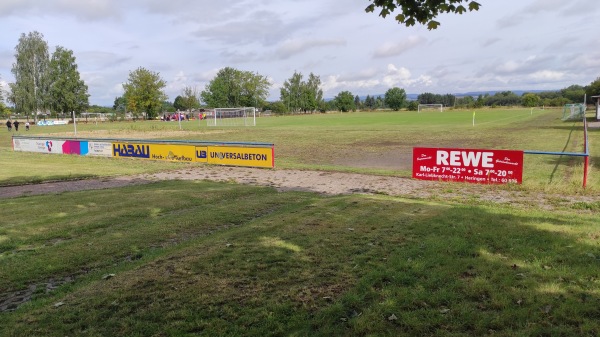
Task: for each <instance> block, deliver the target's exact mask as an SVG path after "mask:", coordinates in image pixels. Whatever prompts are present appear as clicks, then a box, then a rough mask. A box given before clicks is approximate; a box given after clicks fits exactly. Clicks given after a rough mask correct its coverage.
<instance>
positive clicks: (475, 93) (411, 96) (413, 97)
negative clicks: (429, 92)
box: [325, 89, 559, 102]
mask: <svg viewBox="0 0 600 337" xmlns="http://www.w3.org/2000/svg"><path fill="white" fill-rule="evenodd" d="M503 91H512V92H513V93H515V94H516V95H518V96H522V95H523V94H524V93H535V94H537V93H540V92H546V91H559V90H558V89H556V90H493V91H468V92H463V93H453V94H452V95H454V96H456V97H466V96H472V97H475V98H477V97H478V96H479V95H483V96H485V94H489V95H490V96H493V95H495V94H496V93H498V92H503ZM419 95H420V94H406V99H407V100H409V101H416V100H417V98H418V97H419ZM442 95H445V94H442ZM369 96H372V97H375V98H377V97H381V98H384V97H385V94H375V95H369ZM358 97H359V98H360V100H361V101H364V100H365V98H367V96H358ZM331 100H333V98H325V101H326V102H329V101H331Z"/></svg>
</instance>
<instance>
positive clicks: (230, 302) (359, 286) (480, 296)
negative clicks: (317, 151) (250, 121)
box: [0, 182, 600, 336]
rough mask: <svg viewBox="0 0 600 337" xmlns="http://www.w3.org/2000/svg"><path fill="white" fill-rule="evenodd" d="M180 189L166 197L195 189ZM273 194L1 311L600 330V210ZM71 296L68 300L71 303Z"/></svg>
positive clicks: (17, 324)
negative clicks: (106, 276) (253, 210)
mask: <svg viewBox="0 0 600 337" xmlns="http://www.w3.org/2000/svg"><path fill="white" fill-rule="evenodd" d="M182 184H184V183H181V182H180V183H169V184H166V183H165V184H162V185H161V186H162V188H163V189H162V190H163V191H164V189H165V188H166V187H169V186H172V187H177V186H180V188H181V186H184V185H182ZM211 186H213V188H214V186H215V185H214V184H213V185H211ZM146 188H147V187H146ZM195 188H196V189H198V188H200V187H198V186H196V187H195ZM133 189H135V188H133ZM133 189H132V190H133ZM175 191H176V189H174V192H170V193H169V194H167V195H164V197H165V198H169V199H165V200H171V198H180V197H181V195H179V194H177V192H175ZM263 191H264V190H263ZM266 196H267V197H268V198H270V200H269V201H267V199H265V200H260V199H259V200H254V201H255V202H257V204H259V205H260V204H265V203H269V207H266V208H265V209H268V210H269V211H268V212H263V213H261V214H257V215H256V216H250V217H248V216H249V214H246V215H244V216H242V217H241V219H246V220H244V221H245V222H244V223H241V224H240V225H239V226H236V227H235V228H229V227H225V228H224V229H223V230H220V231H216V232H210V233H209V234H208V235H207V236H203V237H202V238H198V237H195V236H190V237H189V241H187V242H185V241H182V242H181V243H179V244H178V245H177V246H175V247H172V248H171V249H164V250H157V248H156V243H148V247H140V246H138V247H137V249H138V250H139V251H140V252H141V253H142V255H144V256H148V257H144V258H142V259H140V260H138V261H137V262H136V264H135V265H134V266H130V267H128V266H127V265H121V266H120V267H119V268H121V269H120V270H119V271H118V272H117V273H116V276H115V277H113V278H111V279H110V280H108V281H107V280H96V279H90V280H86V281H83V282H80V283H78V285H77V286H72V287H71V288H69V289H65V290H64V291H62V292H60V293H58V294H57V295H55V296H50V297H48V298H46V299H42V300H40V301H37V302H36V303H35V305H33V306H30V307H23V308H21V309H19V310H18V311H16V312H14V313H7V314H5V315H4V316H0V323H2V324H1V325H3V326H11V329H12V330H11V331H12V332H13V333H14V334H16V335H19V334H21V335H27V334H30V335H32V334H35V333H36V332H40V331H46V332H47V331H52V332H53V334H55V335H57V336H58V335H65V334H79V335H115V336H116V335H156V334H180V335H186V334H201V335H207V336H233V335H244V336H281V335H294V336H350V335H351V336H366V335H373V336H425V335H457V336H458V335H461V336H462V335H486V334H499V335H503V336H509V335H598V334H599V333H600V329H599V327H598V324H597V321H598V319H600V296H599V295H598V292H597V289H598V285H599V284H598V283H599V281H598V270H599V268H600V263H599V257H600V251H599V249H598V246H597V245H596V244H595V242H596V240H597V239H598V237H600V232H599V231H598V230H597V227H596V226H597V225H596V224H597V223H598V222H599V216H598V214H597V213H587V214H585V215H579V214H577V213H575V212H573V213H548V212H545V211H543V210H527V211H525V210H516V209H513V208H503V207H491V206H478V205H474V206H473V205H457V204H444V203H438V204H433V203H428V202H421V201H408V200H403V199H394V198H389V197H383V196H361V195H353V196H338V197H327V198H326V197H321V196H315V195H313V194H306V193H295V192H289V193H281V194H276V193H275V192H273V194H271V193H267V194H266ZM266 196H265V195H262V196H253V199H257V198H266ZM121 198H127V196H126V195H123V196H122V197H121ZM231 200H232V199H231V195H230V194H225V195H224V196H223V200H222V202H219V201H218V200H216V201H214V202H212V203H204V204H202V205H197V206H194V205H188V206H187V208H186V212H185V214H193V213H194V212H198V213H199V212H200V210H203V212H205V213H202V214H205V215H204V216H206V215H208V214H210V218H215V219H218V218H219V217H222V216H224V215H226V214H228V215H232V214H235V213H236V212H238V211H239V209H241V207H240V206H241V205H242V204H241V202H242V200H238V201H237V202H236V206H235V207H232V205H231ZM248 200H250V199H248ZM121 202H124V200H123V201H121ZM227 205H229V206H227ZM224 206H225V207H224ZM152 207H161V205H160V204H158V205H153V204H152V203H149V202H146V203H145V204H144V205H143V206H140V209H139V210H138V212H137V213H136V218H135V219H136V220H135V222H139V221H144V220H142V219H144V217H145V216H144V215H143V212H141V211H142V210H144V209H151V208H152ZM162 207H164V205H162ZM194 207H198V208H194ZM168 214H170V217H169V221H167V219H166V218H165V219H164V220H163V221H162V222H161V227H162V228H163V230H164V227H165V226H174V224H178V226H184V225H187V226H189V228H190V229H193V228H201V227H202V224H203V221H202V218H203V217H196V218H194V217H189V215H188V216H187V217H184V216H185V214H183V213H181V212H179V211H169V213H168ZM150 216H151V214H150V212H148V215H146V217H150ZM123 217H124V219H125V220H126V221H134V220H133V219H134V218H133V217H131V216H128V215H123ZM178 217H181V218H178ZM192 219H196V220H192ZM113 221H114V222H116V223H121V222H123V221H119V219H114V220H111V223H112V222H113ZM228 221H231V220H228ZM188 222H189V223H188ZM144 227H147V226H146V225H145V226H144ZM173 228H174V229H173V230H175V228H178V229H177V230H178V231H182V230H184V229H183V228H179V227H173ZM190 229H188V230H190ZM106 231H107V233H110V228H107V230H106ZM120 233H121V235H125V234H126V233H127V232H120ZM79 235H83V233H79ZM88 235H92V236H93V235H97V234H94V233H89V234H88ZM107 235H108V234H107ZM68 244H69V243H68V242H65V243H64V244H63V245H64V246H63V248H62V249H63V250H66V251H68V249H69V248H68ZM94 249H95V250H101V249H102V247H95V248H94ZM150 251H151V252H152V253H151V254H149V252H150ZM81 253H82V254H83V253H84V252H81ZM78 268H79V267H78ZM113 271H114V268H112V269H111V268H108V269H107V270H106V273H111V272H113ZM58 302H60V303H64V305H61V306H60V307H58V308H56V307H55V306H54V305H53V304H54V303H58Z"/></svg>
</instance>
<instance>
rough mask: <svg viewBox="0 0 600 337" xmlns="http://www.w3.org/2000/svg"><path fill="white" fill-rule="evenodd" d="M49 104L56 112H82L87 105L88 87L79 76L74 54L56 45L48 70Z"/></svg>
mask: <svg viewBox="0 0 600 337" xmlns="http://www.w3.org/2000/svg"><path fill="white" fill-rule="evenodd" d="M48 79H49V83H50V88H49V89H50V90H49V97H50V106H51V108H52V110H54V112H56V113H59V112H61V113H67V114H70V113H71V112H72V111H74V112H76V113H82V112H84V111H85V109H86V108H87V107H88V106H89V97H90V95H89V94H88V87H87V85H85V83H84V82H83V80H82V79H81V78H80V75H79V71H78V70H77V63H75V56H73V52H72V51H71V50H69V49H65V48H63V47H61V46H57V47H56V50H55V51H54V53H53V54H52V59H51V60H50V67H49V71H48Z"/></svg>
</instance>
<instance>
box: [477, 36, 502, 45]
mask: <svg viewBox="0 0 600 337" xmlns="http://www.w3.org/2000/svg"><path fill="white" fill-rule="evenodd" d="M500 41H502V39H501V38H498V37H493V38H489V39H487V40H485V41H483V43H482V44H481V46H482V47H484V48H485V47H489V46H491V45H494V44H496V43H498V42H500Z"/></svg>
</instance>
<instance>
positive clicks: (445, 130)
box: [0, 108, 600, 192]
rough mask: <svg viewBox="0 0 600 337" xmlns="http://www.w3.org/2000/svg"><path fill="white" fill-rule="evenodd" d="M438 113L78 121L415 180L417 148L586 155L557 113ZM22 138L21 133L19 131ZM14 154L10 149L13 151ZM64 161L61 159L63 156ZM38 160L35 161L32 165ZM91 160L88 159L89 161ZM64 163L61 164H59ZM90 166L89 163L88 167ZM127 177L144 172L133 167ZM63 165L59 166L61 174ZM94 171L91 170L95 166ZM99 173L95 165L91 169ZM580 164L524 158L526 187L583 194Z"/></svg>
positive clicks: (599, 179)
mask: <svg viewBox="0 0 600 337" xmlns="http://www.w3.org/2000/svg"><path fill="white" fill-rule="evenodd" d="M472 116H473V111H472V110H469V111H454V110H449V111H446V112H443V113H440V112H427V113H420V114H419V113H416V112H359V113H346V114H341V113H337V114H316V115H302V116H289V117H268V118H259V119H258V123H257V126H256V127H246V128H234V127H228V128H209V127H207V126H206V123H205V122H200V121H189V122H184V123H182V128H183V130H179V124H178V123H176V122H159V121H146V122H120V123H119V122H117V123H98V124H95V123H88V124H84V123H79V124H78V126H77V129H78V137H93V138H153V139H175V140H207V141H242V142H243V141H247V142H266V143H274V144H275V151H276V167H277V168H283V169H285V168H301V169H317V170H336V171H354V172H362V173H373V174H385V175H397V176H406V177H409V176H410V175H411V165H412V164H411V163H412V162H411V158H412V157H411V156H412V148H413V147H415V146H427V147H450V148H483V149H513V150H539V151H555V152H561V151H564V152H583V134H582V125H581V123H573V122H563V121H561V120H560V117H561V116H562V111H560V110H557V109H556V110H539V109H538V110H533V111H532V110H530V109H522V108H521V109H517V108H515V109H505V110H502V109H484V110H478V111H476V118H475V119H476V124H475V126H473V124H472ZM30 133H31V134H46V135H56V136H67V135H68V136H73V126H54V127H38V126H36V127H33V128H32V130H31V131H30ZM21 134H23V132H22V131H21ZM596 135H597V131H594V132H591V135H590V143H591V149H592V164H593V159H594V158H598V157H599V156H600V149H598V148H599V147H598V146H594V145H595V144H594V142H595V140H596V138H597V136H596ZM9 136H10V134H9V133H8V132H6V133H4V134H2V133H0V145H2V146H0V151H2V148H4V147H6V148H8V147H10V137H9ZM9 152H10V151H9ZM3 157H7V160H6V161H8V162H9V163H15V165H18V164H17V163H22V164H23V165H26V166H27V167H28V171H30V172H32V174H31V175H32V176H35V177H38V178H42V179H43V177H44V176H45V175H46V174H48V175H53V176H54V177H55V178H59V175H65V176H66V178H69V177H73V176H77V175H80V174H83V175H86V176H90V175H99V176H103V175H114V174H119V171H125V169H124V165H122V163H121V162H119V161H108V162H107V161H103V163H102V165H101V166H102V167H103V170H96V171H95V172H89V171H87V170H85V169H83V168H81V169H77V170H76V171H75V170H72V169H69V168H70V167H72V166H74V162H77V161H78V160H76V159H72V158H68V159H66V158H44V159H43V160H44V161H45V160H48V164H49V165H53V166H55V167H56V168H57V169H56V170H48V169H46V168H45V167H44V168H43V169H42V170H40V171H37V170H36V169H35V166H36V165H30V164H33V163H34V162H38V161H39V159H38V158H40V156H38V155H34V156H28V155H23V154H15V153H12V154H11V153H5V154H3ZM58 157H63V156H58ZM29 160H33V162H29ZM86 161H87V160H84V162H86ZM11 165H12V164H9V167H6V168H0V181H10V179H11V178H13V177H12V174H13V173H11V172H14V171H20V169H19V168H18V167H16V168H13V167H10V166H11ZM164 165H169V164H165V163H152V164H147V163H144V164H143V165H140V166H143V167H147V169H148V170H154V169H160V168H161V167H163V166H164ZM61 166H62V167H61ZM83 166H85V165H83ZM126 166H127V172H123V173H135V172H139V170H140V169H141V170H144V168H142V167H137V168H136V166H138V165H137V164H134V163H129V162H128V165H126ZM59 167H61V168H60V169H59ZM92 167H93V166H92ZM94 169H95V167H94ZM594 172H595V169H594V168H593V167H592V174H590V178H589V183H588V185H589V186H590V187H589V189H590V190H595V189H596V188H597V187H596V186H599V184H600V175H598V174H594ZM582 173H583V159H581V158H575V157H564V156H563V157H555V156H540V155H527V156H526V158H525V170H524V184H523V187H524V188H528V189H537V190H548V189H550V190H569V191H571V192H576V191H580V188H579V187H581V185H582Z"/></svg>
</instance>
